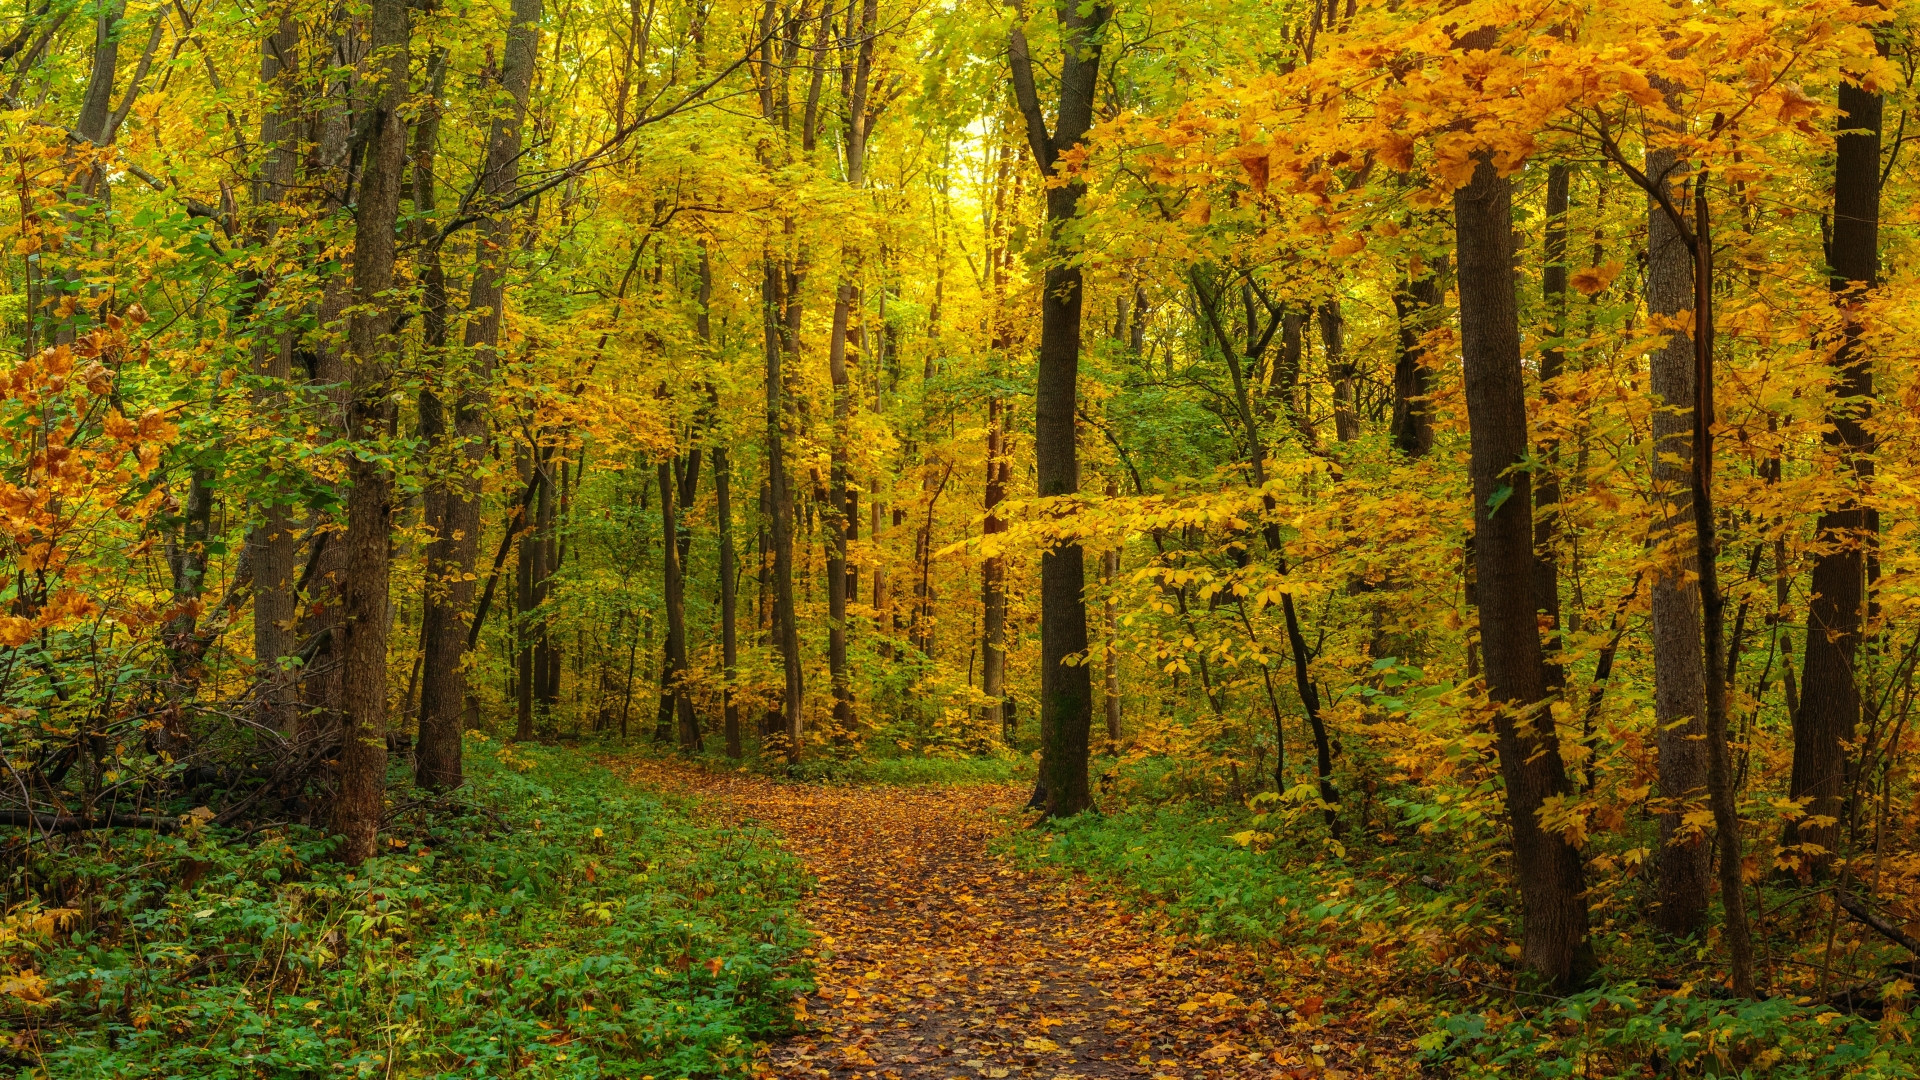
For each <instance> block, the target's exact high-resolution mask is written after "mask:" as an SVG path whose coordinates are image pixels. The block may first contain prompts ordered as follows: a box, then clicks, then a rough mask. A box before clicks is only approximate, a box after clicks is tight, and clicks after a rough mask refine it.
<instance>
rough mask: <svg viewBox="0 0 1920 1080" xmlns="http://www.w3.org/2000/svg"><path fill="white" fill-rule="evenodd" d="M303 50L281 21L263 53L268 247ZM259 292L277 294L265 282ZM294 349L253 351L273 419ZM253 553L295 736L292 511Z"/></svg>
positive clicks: (268, 331)
mask: <svg viewBox="0 0 1920 1080" xmlns="http://www.w3.org/2000/svg"><path fill="white" fill-rule="evenodd" d="M299 43H300V34H299V27H298V25H297V24H295V23H294V21H293V20H292V19H291V18H286V17H282V18H281V20H280V22H279V24H278V25H277V26H275V28H274V31H273V33H271V34H269V35H267V37H266V38H265V40H263V41H262V43H261V47H260V83H261V85H262V87H264V88H265V92H266V93H267V94H268V95H269V97H270V99H271V100H272V101H273V103H274V104H273V107H272V108H269V109H268V110H267V112H266V114H265V115H264V116H263V117H262V118H261V121H260V145H261V146H262V147H263V148H264V155H265V156H264V160H263V161H262V164H261V169H260V178H259V180H258V181H257V182H256V183H255V184H254V187H253V200H254V203H255V205H256V206H257V207H258V208H259V209H260V210H261V212H262V216H263V218H265V219H266V220H263V221H262V223H261V226H262V228H261V231H262V234H263V236H265V237H267V238H269V239H270V238H271V237H272V236H273V234H274V233H275V232H276V231H277V230H278V227H279V223H278V222H277V221H274V220H272V219H271V218H270V217H268V215H270V214H271V213H272V208H273V207H277V206H279V205H280V203H281V202H282V201H284V200H285V199H286V197H287V192H288V191H289V190H290V189H291V188H292V186H293V183H294V181H295V179H296V178H297V172H296V167H297V166H298V164H299V146H298V141H299V130H298V126H297V123H296V122H295V120H294V117H293V109H292V108H291V107H290V103H289V102H288V101H287V100H286V98H287V95H289V94H291V93H292V87H291V85H290V84H291V82H292V78H293V75H294V73H297V72H298V70H299V54H298V51H297V50H298V48H299ZM256 287H257V288H261V289H266V288H269V287H270V286H269V285H268V284H267V283H266V282H261V283H260V284H259V285H258V286H256ZM255 310H256V311H257V310H258V305H256V306H255ZM293 344H294V340H293V335H292V333H290V332H287V331H285V330H284V329H283V328H281V327H278V326H273V327H270V328H263V332H262V333H261V334H260V336H259V337H258V338H257V339H256V341H255V343H254V346H253V373H254V374H255V375H257V376H260V377H261V379H262V380H263V381H264V385H262V386H261V387H260V388H259V389H258V390H256V391H255V393H254V407H255V408H256V409H259V410H261V411H262V412H266V413H268V414H269V415H272V413H273V411H274V410H276V409H277V408H280V407H282V406H283V405H284V403H285V402H286V395H287V392H288V390H289V388H290V384H291V381H292V378H293ZM247 545H248V549H249V558H250V559H251V560H252V562H253V658H254V663H255V664H256V665H257V671H258V675H257V676H256V677H257V678H259V679H260V680H261V682H262V683H263V684H264V687H263V690H262V692H261V695H260V700H261V702H262V705H263V710H264V714H263V716H262V718H261V719H262V721H263V722H264V723H266V724H267V725H268V726H270V727H272V728H274V729H275V730H277V731H280V732H282V733H284V734H288V735H291V734H292V733H293V730H294V723H295V718H296V716H297V710H298V704H297V700H296V698H295V696H294V694H293V691H292V685H291V684H292V675H291V672H289V671H287V670H285V669H284V668H283V666H282V665H283V658H284V657H287V656H289V655H291V654H292V653H293V651H294V649H295V647H296V646H295V642H294V637H293V621H294V617H295V614H296V612H297V607H298V606H297V605H296V603H295V601H294V595H293V583H294V573H295V566H296V564H297V563H298V561H299V555H300V545H299V539H298V537H297V536H296V535H295V526H294V517H293V508H292V506H290V505H289V504H288V503H287V502H285V501H282V500H281V499H280V498H277V497H275V496H274V495H269V496H268V497H267V498H266V500H265V501H264V502H263V503H262V505H261V506H260V523H259V525H257V526H255V528H254V529H253V531H252V532H251V533H250V534H248V537H247Z"/></svg>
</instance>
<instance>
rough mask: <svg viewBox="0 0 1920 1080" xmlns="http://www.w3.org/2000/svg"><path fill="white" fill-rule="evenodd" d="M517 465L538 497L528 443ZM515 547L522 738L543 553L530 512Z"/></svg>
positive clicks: (536, 464)
mask: <svg viewBox="0 0 1920 1080" xmlns="http://www.w3.org/2000/svg"><path fill="white" fill-rule="evenodd" d="M516 450H517V453H516V455H515V456H516V457H517V459H518V460H517V462H516V464H517V466H518V472H519V475H520V479H521V481H522V482H523V483H525V484H528V485H529V486H531V487H533V488H534V499H535V500H538V498H539V489H540V488H542V487H545V486H546V477H545V475H544V473H543V472H542V470H543V469H545V468H546V465H545V464H544V463H543V462H541V461H540V460H539V456H538V455H537V454H536V453H535V452H534V450H533V448H532V447H528V446H524V445H523V446H519V447H517V448H516ZM517 543H518V545H519V547H518V550H517V551H516V552H515V556H516V562H515V567H514V589H513V598H514V619H513V627H514V634H513V638H514V684H513V691H514V693H513V699H514V701H513V704H514V725H513V737H514V739H515V740H519V741H524V740H527V739H531V738H533V702H534V696H535V692H534V640H535V634H534V626H533V621H534V615H535V612H536V611H537V610H538V608H539V594H538V593H537V592H536V591H535V582H537V581H539V580H540V578H541V577H542V574H541V570H540V562H541V556H542V555H543V554H544V551H543V548H542V546H541V544H540V530H539V526H538V525H537V524H536V520H535V518H534V515H533V514H532V513H528V514H526V515H525V516H524V517H523V519H522V521H521V526H520V537H519V540H518V541H517Z"/></svg>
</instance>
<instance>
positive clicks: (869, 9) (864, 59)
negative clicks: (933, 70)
mask: <svg viewBox="0 0 1920 1080" xmlns="http://www.w3.org/2000/svg"><path fill="white" fill-rule="evenodd" d="M853 17H854V13H853V10H852V7H851V5H849V8H848V11H847V20H848V23H849V29H852V26H851V24H852V21H853ZM878 18H879V8H878V3H877V0H866V2H865V3H864V4H863V5H862V7H861V10H860V24H859V31H858V33H857V35H856V37H857V39H858V45H857V47H856V49H855V59H854V63H853V71H852V80H851V82H852V85H851V86H850V87H848V88H847V100H846V106H847V186H848V187H850V188H853V189H854V190H856V191H857V190H859V189H860V188H861V187H862V186H863V185H864V184H865V182H866V167H867V120H868V117H867V94H868V87H869V85H870V83H871V79H872V74H873V39H874V33H875V29H876V25H875V24H876V21H877V20H878ZM823 36H824V31H823ZM842 258H843V260H849V259H851V258H852V253H851V252H849V251H847V250H846V249H845V248H844V247H843V248H842ZM859 298H860V290H859V289H858V288H856V287H855V286H854V283H853V281H852V280H851V277H850V276H849V275H848V274H847V273H846V271H845V270H843V271H842V279H841V281H840V283H839V284H838V285H837V286H836V287H835V288H834V293H833V330H832V334H831V337H830V339H829V341H828V344H827V370H828V376H829V377H830V378H831V380H832V382H833V434H832V446H831V450H830V456H831V462H830V464H829V465H828V480H827V514H826V526H827V670H828V672H829V679H830V681H831V682H832V685H833V721H834V725H835V727H836V728H838V729H839V733H840V734H841V735H842V736H843V737H844V736H846V735H847V734H848V733H849V732H850V730H851V729H852V726H853V677H852V674H851V673H850V672H849V671H848V670H847V628H848V627H847V597H848V594H849V592H850V591H851V589H852V586H853V583H854V581H855V580H856V579H855V578H853V577H852V576H851V575H849V574H848V572H847V541H848V539H849V537H850V536H851V534H852V533H853V532H854V531H855V529H856V528H857V525H856V523H857V522H858V521H859V509H858V505H857V504H858V499H859V496H858V495H857V494H856V493H855V492H856V489H855V488H853V487H852V486H851V485H850V484H849V483H848V477H847V438H848V425H849V423H850V422H851V421H852V418H853V391H852V386H851V384H850V382H849V379H848V375H847V330H848V324H849V322H850V320H851V318H852V313H853V308H854V306H855V305H856V304H857V303H858V302H859Z"/></svg>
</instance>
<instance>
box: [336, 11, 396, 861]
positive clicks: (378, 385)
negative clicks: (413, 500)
mask: <svg viewBox="0 0 1920 1080" xmlns="http://www.w3.org/2000/svg"><path fill="white" fill-rule="evenodd" d="M369 29H370V38H371V40H370V44H371V46H372V53H371V57H370V61H369V62H370V68H371V74H372V76H373V81H374V82H375V93H376V95H377V96H376V98H375V101H374V103H373V110H374V112H373V115H372V117H371V118H370V123H369V129H370V133H369V136H368V139H367V148H366V161H367V164H366V172H365V174H364V175H363V176H362V177H361V179H360V184H359V191H358V193H357V197H356V199H355V205H354V242H353V298H354V306H355V308H356V309H357V310H356V311H355V313H354V314H353V315H352V316H350V318H349V322H348V325H347V344H348V350H349V353H350V355H351V362H350V366H349V377H350V385H351V390H352V400H351V402H350V405H349V408H348V413H347V420H348V428H347V430H348V435H349V437H350V438H352V439H353V441H354V442H355V443H358V444H362V445H365V444H368V443H371V442H372V441H374V440H377V439H380V438H382V437H384V436H385V435H386V433H387V429H388V426H389V424H390V423H391V421H392V414H393V406H392V404H391V402H390V400H389V397H390V392H391V389H392V387H391V379H392V367H391V362H390V354H391V353H392V352H393V350H394V349H395V348H396V347H397V344H398V343H397V341H396V340H395V338H394V330H395V327H396V322H397V318H396V311H395V308H394V306H393V305H394V301H393V299H392V297H391V296H390V295H389V293H390V292H391V291H392V288H393V283H394V224H395V221H396V220H397V219H398V217H399V213H400V177H401V173H402V172H403V171H404V169H405V166H406V154H407V126H406V122H405V120H404V119H403V117H402V116H401V113H400V110H401V108H402V107H403V106H404V104H405V103H406V100H407V96H408V85H407V66H408V64H407V61H408V52H409V46H410V44H411V38H412V28H411V26H410V25H409V20H408V13H407V5H406V0H373V6H372V8H371V14H370V16H369ZM347 475H348V478H349V480H350V482H351V484H352V487H351V488H350V489H349V491H348V493H347V531H346V538H345V548H346V583H345V590H344V591H345V604H344V608H345V612H344V614H345V625H344V628H343V629H344V633H345V636H346V648H345V650H344V662H345V671H344V678H345V684H346V686H345V690H346V701H345V704H346V709H345V725H344V730H343V731H342V733H341V751H340V790H339V793H338V796H337V798H336V801H335V804H334V815H333V824H334V830H335V831H336V832H338V833H339V834H340V835H341V837H342V839H343V844H342V847H341V859H342V861H343V862H345V863H346V864H347V865H349V866H357V865H359V864H360V863H361V862H364V861H365V860H366V859H367V858H368V857H370V856H371V855H372V854H373V853H374V849H375V842H376V839H377V833H378V830H379V827H380V817H381V814H382V811H383V809H384V806H383V795H384V792H385V790H386V767H387V743H386V734H387V733H386V726H387V716H386V712H387V633H388V622H387V569H388V555H389V548H390V545H391V542H392V531H393V521H392V499H393V477H392V475H391V474H390V473H389V471H388V467H387V465H386V464H385V463H384V462H383V461H382V460H380V458H379V457H378V456H377V455H374V454H370V453H355V454H353V455H352V456H351V457H350V458H349V459H348V463H347Z"/></svg>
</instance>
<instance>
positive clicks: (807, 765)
mask: <svg viewBox="0 0 1920 1080" xmlns="http://www.w3.org/2000/svg"><path fill="white" fill-rule="evenodd" d="M790 775H792V776H793V777H794V778H796V779H801V780H811V781H814V782H817V783H825V784H901V785H912V784H1012V783H1018V782H1021V781H1023V780H1024V781H1029V782H1030V781H1031V780H1032V779H1033V762H1032V761H1031V760H1029V759H1027V758H1024V757H1019V756H1016V755H1013V754H992V755H981V756H977V757H945V756H935V755H914V754H902V755H900V756H898V757H857V758H847V759H839V758H830V757H825V756H815V757H812V758H808V759H806V760H803V761H802V762H800V764H799V765H797V766H794V767H793V769H792V771H791V773H790Z"/></svg>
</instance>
